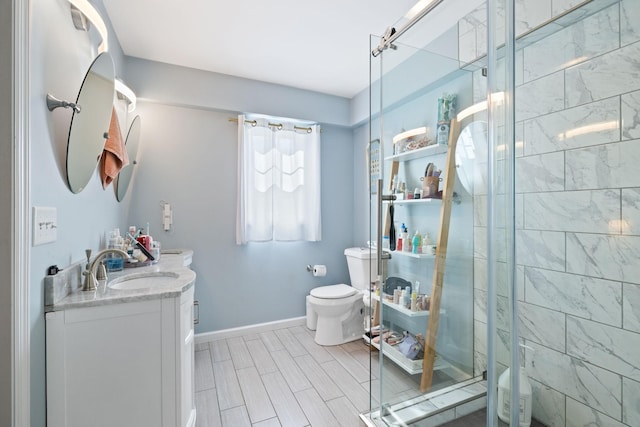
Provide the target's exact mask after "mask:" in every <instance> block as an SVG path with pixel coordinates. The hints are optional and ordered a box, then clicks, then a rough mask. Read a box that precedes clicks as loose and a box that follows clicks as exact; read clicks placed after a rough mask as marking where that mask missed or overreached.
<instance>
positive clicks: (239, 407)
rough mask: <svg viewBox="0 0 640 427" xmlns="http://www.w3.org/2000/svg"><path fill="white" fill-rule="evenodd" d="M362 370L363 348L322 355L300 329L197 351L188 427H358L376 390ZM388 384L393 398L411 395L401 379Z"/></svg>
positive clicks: (356, 345) (356, 344) (365, 366)
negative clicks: (192, 425) (191, 426)
mask: <svg viewBox="0 0 640 427" xmlns="http://www.w3.org/2000/svg"><path fill="white" fill-rule="evenodd" d="M369 363H370V358H369V347H368V346H367V345H366V344H365V343H364V342H363V341H361V340H358V341H353V342H350V343H346V344H343V345H340V346H334V347H322V346H319V345H317V344H316V343H315V342H314V340H313V331H310V330H308V329H307V328H306V327H304V326H296V327H292V328H285V329H278V330H275V331H269V332H262V333H259V334H249V335H245V336H242V337H236V338H228V339H222V340H218V341H213V342H208V343H200V344H197V345H196V353H195V388H196V410H197V423H196V426H197V427H243V426H247V427H271V426H282V427H305V426H311V427H321V426H328V427H336V426H342V427H359V426H364V424H363V423H362V422H361V421H360V419H359V414H360V413H362V412H367V411H368V410H369V408H370V401H369V399H370V397H369V396H370V386H373V387H374V390H375V387H379V381H377V380H376V379H375V373H376V372H378V369H379V368H378V363H377V360H373V361H372V363H373V366H371V367H370V365H369ZM370 369H371V371H372V372H374V377H373V378H374V381H372V382H371V384H370V381H369V371H370ZM385 372H386V371H385ZM386 375H387V374H386V373H385V376H386ZM390 382H391V384H392V385H393V388H394V393H398V395H402V396H415V395H417V394H418V393H419V391H418V386H417V384H416V383H415V382H414V381H412V380H411V379H410V378H408V377H407V376H406V375H404V374H403V372H401V371H398V372H397V373H395V374H394V373H393V372H392V373H391V376H390ZM375 393H377V392H376V391H374V396H376V394H375ZM376 404H377V403H375V402H374V405H376Z"/></svg>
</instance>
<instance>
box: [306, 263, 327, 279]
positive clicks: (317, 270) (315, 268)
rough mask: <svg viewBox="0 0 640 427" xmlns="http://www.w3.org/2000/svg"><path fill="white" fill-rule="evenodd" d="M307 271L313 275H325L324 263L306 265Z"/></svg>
mask: <svg viewBox="0 0 640 427" xmlns="http://www.w3.org/2000/svg"><path fill="white" fill-rule="evenodd" d="M307 271H308V272H310V273H311V275H312V276H313V277H324V276H326V275H327V266H326V265H311V264H309V265H307Z"/></svg>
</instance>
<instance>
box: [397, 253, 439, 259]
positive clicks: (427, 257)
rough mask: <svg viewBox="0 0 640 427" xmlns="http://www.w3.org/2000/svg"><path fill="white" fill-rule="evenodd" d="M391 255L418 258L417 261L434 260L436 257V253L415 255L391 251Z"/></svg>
mask: <svg viewBox="0 0 640 427" xmlns="http://www.w3.org/2000/svg"><path fill="white" fill-rule="evenodd" d="M389 253H390V254H391V256H392V257H395V256H402V257H408V258H416V259H434V258H435V257H436V255H435V253H431V254H429V253H421V254H414V253H413V252H406V251H390V252H389Z"/></svg>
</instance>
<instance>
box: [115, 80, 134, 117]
mask: <svg viewBox="0 0 640 427" xmlns="http://www.w3.org/2000/svg"><path fill="white" fill-rule="evenodd" d="M115 83H116V95H117V96H118V98H120V99H124V100H125V101H126V102H127V104H128V107H127V111H128V112H132V111H133V110H135V109H136V94H135V93H134V92H133V91H132V90H131V88H129V86H127V85H126V84H124V83H123V82H122V80H120V79H116V80H115Z"/></svg>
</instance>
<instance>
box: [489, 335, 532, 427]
mask: <svg viewBox="0 0 640 427" xmlns="http://www.w3.org/2000/svg"><path fill="white" fill-rule="evenodd" d="M520 347H522V348H526V349H528V350H530V351H532V352H533V349H532V348H531V347H528V346H526V345H524V344H520ZM510 373H511V370H510V369H509V368H507V369H506V370H505V371H504V372H503V373H502V375H500V378H498V418H500V419H501V420H502V421H504V422H505V423H509V421H510V419H511V405H510V401H511V378H510ZM519 375H520V379H519V383H520V410H519V412H520V423H519V425H520V427H529V426H530V425H531V404H532V393H531V383H530V382H529V376H528V375H527V370H526V368H525V367H524V366H520V369H519Z"/></svg>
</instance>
